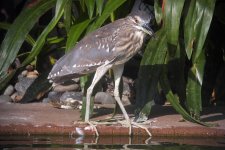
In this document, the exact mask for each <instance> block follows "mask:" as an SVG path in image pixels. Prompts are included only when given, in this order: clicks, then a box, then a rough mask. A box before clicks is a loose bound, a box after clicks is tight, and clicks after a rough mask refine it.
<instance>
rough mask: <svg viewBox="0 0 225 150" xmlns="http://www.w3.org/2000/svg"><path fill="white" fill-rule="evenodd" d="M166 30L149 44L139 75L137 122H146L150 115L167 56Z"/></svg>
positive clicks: (161, 31)
mask: <svg viewBox="0 0 225 150" xmlns="http://www.w3.org/2000/svg"><path fill="white" fill-rule="evenodd" d="M165 32H166V31H165V30H164V29H161V30H160V31H158V32H157V33H156V38H155V39H151V41H150V42H149V43H148V45H147V47H146V49H145V53H144V56H143V58H142V61H141V66H140V69H139V73H138V82H137V88H136V91H137V100H136V101H137V103H136V104H137V112H138V116H136V119H137V121H144V120H145V119H146V118H147V116H148V115H149V113H150V110H151V106H152V104H153V103H154V102H153V99H154V96H155V93H156V90H157V85H158V81H159V77H160V74H161V73H162V69H163V65H164V62H165V58H166V54H167V42H166V34H165Z"/></svg>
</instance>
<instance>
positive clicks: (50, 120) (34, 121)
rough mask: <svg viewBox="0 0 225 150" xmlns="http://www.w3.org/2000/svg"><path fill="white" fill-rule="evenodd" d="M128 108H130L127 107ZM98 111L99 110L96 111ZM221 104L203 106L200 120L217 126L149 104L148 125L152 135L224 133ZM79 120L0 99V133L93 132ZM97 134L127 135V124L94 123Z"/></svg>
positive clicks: (102, 115) (70, 113)
mask: <svg viewBox="0 0 225 150" xmlns="http://www.w3.org/2000/svg"><path fill="white" fill-rule="evenodd" d="M110 110H111V109H104V110H102V111H104V113H100V114H97V115H95V118H93V119H94V120H99V119H104V118H106V117H109V116H110V112H111V111H110ZM127 110H128V112H130V111H131V110H132V108H130V109H129V107H128V109H127ZM100 112H101V111H100ZM224 114H225V108H224V107H216V108H210V109H205V110H204V114H203V115H202V120H203V121H207V122H210V123H217V124H218V125H219V126H218V127H210V128H209V127H204V126H201V125H197V124H194V123H190V122H187V121H185V122H180V120H181V116H180V115H179V114H177V113H176V112H175V111H174V110H173V108H172V107H171V106H156V107H153V110H152V115H151V118H150V120H152V121H153V122H152V123H151V124H149V126H148V129H149V131H150V132H151V133H152V135H153V136H176V137H177V136H178V137H179V136H180V137H225V116H224ZM78 120H80V112H79V110H65V109H57V108H53V107H52V106H51V105H50V104H44V103H30V104H13V103H6V102H5V103H0V135H70V136H75V135H77V134H78V131H80V132H82V134H84V135H94V131H93V130H91V129H90V128H87V125H85V124H80V123H75V124H74V122H73V121H78ZM97 129H98V131H99V134H100V135H114V136H116V135H128V128H126V127H123V126H121V125H119V124H118V125H112V126H106V125H98V126H97ZM133 134H134V135H135V136H137V135H140V136H143V135H146V136H147V133H146V132H145V131H144V130H143V129H140V128H136V127H134V128H133Z"/></svg>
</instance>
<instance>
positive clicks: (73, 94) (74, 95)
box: [60, 92, 83, 102]
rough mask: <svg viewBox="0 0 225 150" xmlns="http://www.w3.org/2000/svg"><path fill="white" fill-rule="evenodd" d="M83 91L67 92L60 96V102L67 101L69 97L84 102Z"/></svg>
mask: <svg viewBox="0 0 225 150" xmlns="http://www.w3.org/2000/svg"><path fill="white" fill-rule="evenodd" d="M82 95H83V94H82V92H65V93H63V94H62V96H61V97H60V102H64V101H67V100H68V99H69V98H71V99H73V100H78V101H81V102H82Z"/></svg>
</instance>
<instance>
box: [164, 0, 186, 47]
mask: <svg viewBox="0 0 225 150" xmlns="http://www.w3.org/2000/svg"><path fill="white" fill-rule="evenodd" d="M165 2H166V3H165V9H164V10H165V13H164V17H165V18H164V21H165V23H164V27H165V28H166V30H167V33H166V34H167V42H168V43H169V44H171V45H173V46H177V44H178V37H179V27H180V17H181V12H182V10H183V6H184V0H166V1H165Z"/></svg>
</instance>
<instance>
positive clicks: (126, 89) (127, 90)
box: [122, 77, 135, 104]
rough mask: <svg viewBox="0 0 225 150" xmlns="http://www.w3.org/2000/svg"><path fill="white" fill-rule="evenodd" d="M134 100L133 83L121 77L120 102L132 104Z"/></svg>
mask: <svg viewBox="0 0 225 150" xmlns="http://www.w3.org/2000/svg"><path fill="white" fill-rule="evenodd" d="M134 99H135V88H134V81H133V80H132V79H130V78H127V77H123V95H122V101H123V103H125V104H133V101H134Z"/></svg>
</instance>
